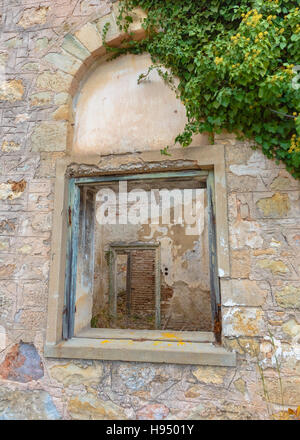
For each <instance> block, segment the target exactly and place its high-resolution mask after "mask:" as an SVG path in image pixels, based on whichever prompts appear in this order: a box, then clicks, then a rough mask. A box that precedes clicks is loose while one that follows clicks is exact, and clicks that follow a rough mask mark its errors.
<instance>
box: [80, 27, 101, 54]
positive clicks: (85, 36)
mask: <svg viewBox="0 0 300 440" xmlns="http://www.w3.org/2000/svg"><path fill="white" fill-rule="evenodd" d="M75 36H76V38H77V39H78V40H79V41H80V42H81V43H82V44H83V45H84V46H85V47H86V48H87V49H88V50H89V51H90V52H94V51H95V50H97V49H99V47H101V46H102V38H101V35H100V34H99V32H98V30H97V27H96V25H95V24H92V23H87V24H85V25H84V26H82V28H80V29H79V31H77V32H75Z"/></svg>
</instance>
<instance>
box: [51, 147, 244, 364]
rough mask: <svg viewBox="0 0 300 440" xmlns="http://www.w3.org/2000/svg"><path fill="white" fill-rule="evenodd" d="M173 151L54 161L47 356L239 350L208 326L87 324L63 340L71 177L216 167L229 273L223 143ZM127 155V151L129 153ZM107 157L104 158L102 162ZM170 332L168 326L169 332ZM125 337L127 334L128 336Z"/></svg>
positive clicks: (224, 266)
mask: <svg viewBox="0 0 300 440" xmlns="http://www.w3.org/2000/svg"><path fill="white" fill-rule="evenodd" d="M171 153H172V155H171V157H169V156H163V155H162V154H161V153H160V151H147V152H142V153H135V154H130V153H129V154H128V155H126V156H124V155H112V156H110V159H111V160H110V161H109V165H108V166H105V165H103V167H101V166H99V165H98V164H99V163H101V162H102V160H100V156H98V155H95V156H90V157H82V156H72V155H71V156H66V157H64V158H61V159H58V161H57V164H56V182H55V201H54V215H53V235H52V247H51V267H50V280H49V301H48V325H47V336H46V344H45V356H46V357H54V358H77V359H101V360H119V361H141V362H163V363H178V364H197V365H219V366H234V365H235V363H236V355H235V353H233V352H228V351H227V350H225V349H224V348H223V347H222V346H220V345H216V344H215V343H214V335H213V334H212V333H207V332H172V335H171V336H170V335H169V336H168V335H167V334H165V335H163V333H164V332H161V331H144V330H134V331H130V332H129V331H123V330H122V331H120V330H115V329H111V330H110V329H107V330H106V331H105V332H103V331H101V330H100V332H101V333H100V334H99V330H98V329H87V330H85V331H82V332H81V333H80V334H78V335H77V336H76V337H73V338H71V339H69V340H66V341H64V340H62V321H63V320H62V316H63V311H64V310H63V309H64V287H65V270H66V244H67V219H68V180H69V177H70V176H72V177H74V176H76V177H83V176H87V175H89V176H91V175H93V176H95V175H97V176H100V175H102V176H103V175H113V174H115V175H116V174H118V175H120V174H123V173H124V174H128V173H130V174H137V173H139V174H141V173H149V172H158V171H183V170H191V169H196V170H197V169H198V170H199V169H203V170H205V169H206V170H211V169H213V170H214V176H215V203H216V235H217V257H218V275H219V278H220V281H221V287H222V279H224V278H225V279H226V278H228V277H229V276H230V269H229V268H230V265H229V250H228V224H227V223H228V220H227V194H226V176H225V152H224V146H223V145H209V146H206V147H189V148H186V149H183V148H176V149H172V151H171ZM128 156H129V157H128ZM104 162H105V161H103V163H104ZM168 333H169V332H168ZM124 338H125V339H124Z"/></svg>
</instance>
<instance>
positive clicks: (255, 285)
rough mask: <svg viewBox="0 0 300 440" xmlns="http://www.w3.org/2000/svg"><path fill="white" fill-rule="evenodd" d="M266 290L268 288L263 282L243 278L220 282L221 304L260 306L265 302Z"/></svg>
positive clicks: (267, 290)
mask: <svg viewBox="0 0 300 440" xmlns="http://www.w3.org/2000/svg"><path fill="white" fill-rule="evenodd" d="M262 284H263V288H262V287H261V285H262ZM268 292H269V288H268V286H267V285H266V284H264V283H259V282H256V281H250V280H244V279H243V280H229V281H226V282H224V283H222V304H223V305H224V306H252V307H258V306H262V305H264V304H265V302H266V299H267V295H268Z"/></svg>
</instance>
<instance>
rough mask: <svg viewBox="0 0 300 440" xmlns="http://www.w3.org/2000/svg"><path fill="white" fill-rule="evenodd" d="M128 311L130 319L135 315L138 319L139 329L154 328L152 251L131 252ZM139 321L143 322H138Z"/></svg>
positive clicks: (153, 256)
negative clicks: (129, 310) (129, 311)
mask: <svg viewBox="0 0 300 440" xmlns="http://www.w3.org/2000/svg"><path fill="white" fill-rule="evenodd" d="M130 309H131V315H132V317H134V316H135V315H136V316H137V317H139V327H144V328H153V326H154V328H155V322H153V320H155V251H154V250H134V251H132V252H131V295H130ZM140 319H141V320H142V321H143V322H140ZM147 319H148V321H147ZM151 319H152V322H151ZM149 320H150V322H149Z"/></svg>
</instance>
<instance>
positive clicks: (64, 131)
mask: <svg viewBox="0 0 300 440" xmlns="http://www.w3.org/2000/svg"><path fill="white" fill-rule="evenodd" d="M117 16H118V2H117V3H115V4H114V6H113V11H112V12H111V13H110V14H109V15H106V16H104V17H102V18H100V19H96V20H93V21H90V22H88V23H85V24H84V25H83V26H82V27H81V28H80V29H77V30H75V31H74V32H72V33H69V34H67V35H66V36H65V37H64V38H63V40H62V43H61V45H60V50H59V51H57V52H50V53H48V54H47V55H46V56H45V60H46V61H47V63H49V64H50V65H51V66H52V67H55V68H56V69H57V72H56V74H57V75H58V77H59V78H58V80H61V83H62V84H64V90H63V91H64V92H67V93H68V99H65V102H66V103H64V104H62V105H61V106H60V107H59V108H58V109H57V112H56V113H55V116H54V119H55V120H56V121H58V122H57V124H58V125H59V127H57V130H58V132H59V135H60V137H61V138H62V137H63V136H64V137H65V147H64V148H63V149H65V150H67V151H68V153H70V154H79V155H85V156H86V155H93V154H97V155H99V154H104V155H105V154H110V153H112V152H113V153H125V152H137V151H147V150H160V149H162V148H165V147H166V146H168V145H170V146H172V145H173V144H174V140H175V137H176V136H177V135H178V134H179V133H180V132H181V131H182V130H183V128H184V126H185V123H186V121H187V119H186V112H185V107H184V105H183V104H182V103H181V101H180V100H179V99H177V98H176V96H175V93H174V91H172V90H171V89H170V88H169V87H168V86H167V85H166V84H165V83H164V82H163V80H162V79H161V78H160V77H159V75H158V74H157V72H155V71H153V72H151V75H150V77H149V78H148V79H147V81H145V82H143V83H142V84H140V85H138V83H137V80H138V76H139V74H140V73H144V72H146V71H147V69H148V67H149V66H150V65H151V58H150V55H149V54H143V55H130V54H128V55H123V56H121V57H119V58H117V59H115V60H113V61H111V62H109V63H108V62H106V61H107V55H106V48H105V46H104V44H103V40H102V33H103V28H104V26H105V25H106V24H107V23H109V28H108V33H107V35H106V40H107V44H109V45H110V46H115V47H117V46H120V45H121V44H122V42H123V41H124V39H126V38H127V36H126V35H125V34H124V33H122V32H121V31H120V30H119V28H118V26H117ZM145 17H146V15H145V13H144V12H143V11H142V10H141V9H135V10H134V11H133V23H132V24H131V25H130V28H129V31H130V32H131V33H132V35H133V38H135V39H142V38H144V37H145V30H144V29H143V28H142V21H143V19H144V18H145ZM43 75H45V76H47V72H46V73H44V74H42V79H43ZM45 80H47V78H45ZM207 144H209V141H208V136H206V135H198V136H195V138H194V141H193V144H192V146H201V145H207ZM61 150H62V148H60V151H61Z"/></svg>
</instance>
